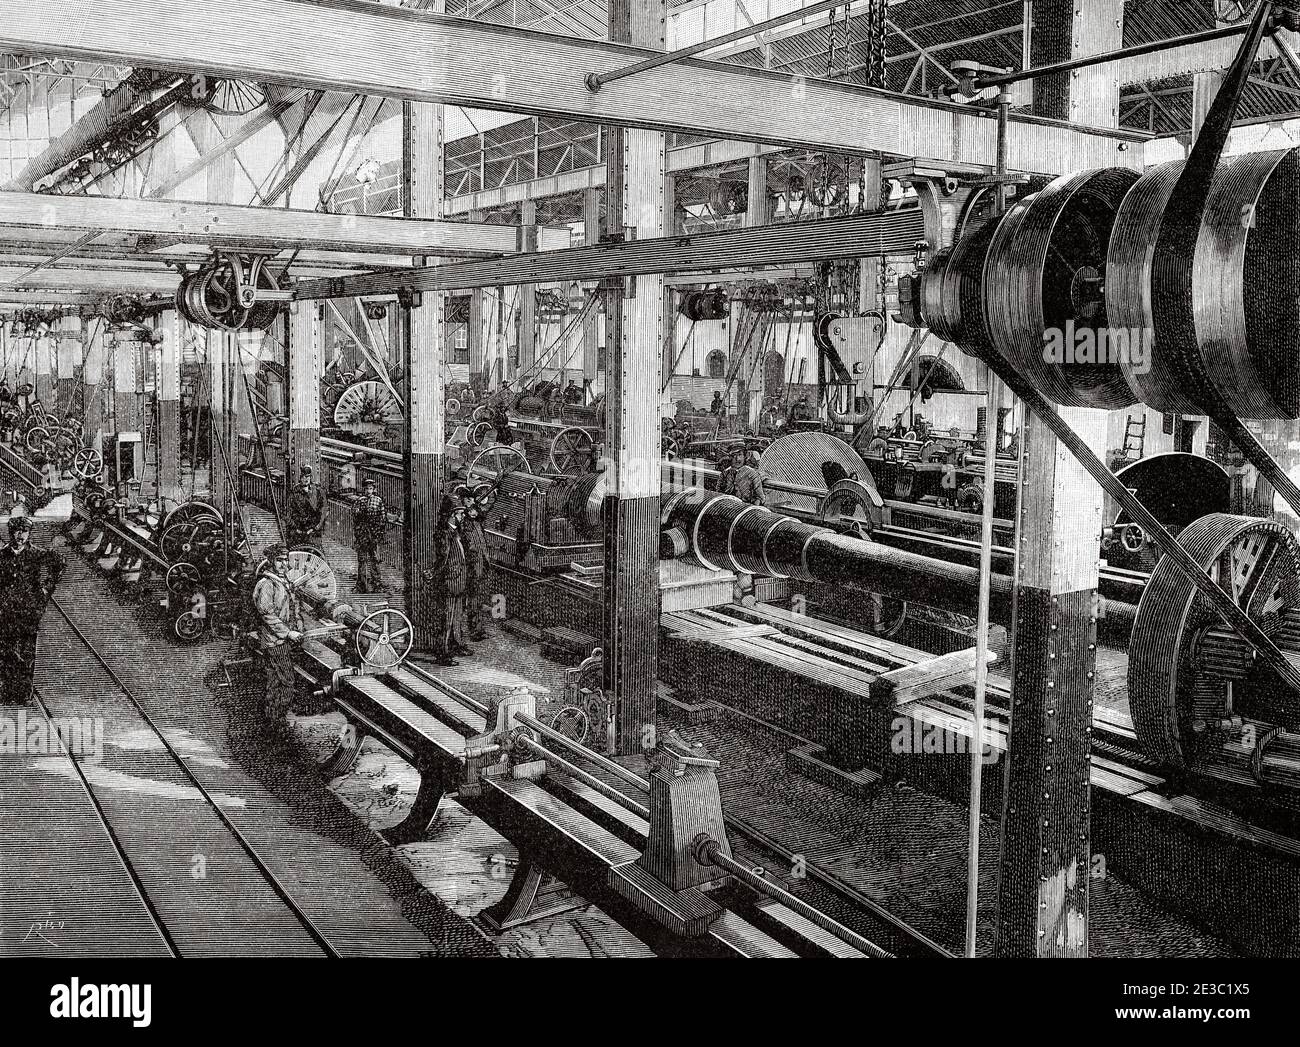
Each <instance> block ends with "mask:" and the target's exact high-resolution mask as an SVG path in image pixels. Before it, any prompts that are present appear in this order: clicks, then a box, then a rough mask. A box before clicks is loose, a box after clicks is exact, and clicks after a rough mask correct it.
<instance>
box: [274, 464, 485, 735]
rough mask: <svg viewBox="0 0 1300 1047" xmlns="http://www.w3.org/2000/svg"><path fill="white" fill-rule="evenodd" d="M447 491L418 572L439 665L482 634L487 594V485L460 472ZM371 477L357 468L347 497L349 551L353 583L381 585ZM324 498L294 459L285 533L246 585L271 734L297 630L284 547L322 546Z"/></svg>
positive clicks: (368, 589)
mask: <svg viewBox="0 0 1300 1047" xmlns="http://www.w3.org/2000/svg"><path fill="white" fill-rule="evenodd" d="M452 481H453V483H454V485H455V486H454V487H453V489H452V492H451V493H450V494H449V495H447V496H445V497H444V498H443V499H442V504H441V506H440V508H439V514H438V524H437V529H436V531H435V534H434V548H433V554H434V555H433V564H432V566H431V567H430V568H429V569H428V571H427V572H426V580H427V581H428V582H430V583H431V591H432V599H433V600H434V601H435V602H436V607H435V608H434V610H435V614H434V615H433V617H434V619H435V620H436V622H437V629H438V633H437V637H438V639H437V641H436V643H435V645H434V647H435V653H436V655H437V661H438V664H440V665H456V664H457V663H456V661H455V658H454V656H455V655H459V654H468V653H469V650H470V648H469V646H468V644H469V642H470V641H478V640H482V639H485V638H486V636H487V632H486V630H485V629H484V607H485V603H486V600H487V597H488V594H487V587H488V586H487V568H488V556H487V536H486V533H485V531H484V520H485V518H486V516H487V509H488V504H489V500H490V498H491V488H490V487H489V486H487V485H478V486H471V485H470V484H469V483H468V481H467V478H466V477H465V476H464V475H457V476H454V477H453V478H452ZM378 488H379V485H378V481H377V480H376V479H375V477H374V476H365V477H364V478H363V479H362V482H361V491H360V493H358V494H357V495H356V496H355V497H354V498H353V501H352V524H353V541H354V546H355V550H356V557H357V591H358V592H361V593H377V592H382V591H383V589H384V583H383V579H382V577H381V575H380V567H379V546H380V543H381V542H382V541H383V539H384V536H385V533H386V532H387V530H388V526H389V524H390V522H391V518H392V513H391V510H390V508H389V506H388V505H387V503H386V502H385V501H384V499H383V498H382V497H381V496H380V494H379V489H378ZM325 509H326V500H325V495H324V493H323V491H322V490H321V487H320V485H319V484H317V483H316V482H315V479H314V474H313V470H312V467H311V466H309V465H304V466H302V467H301V468H300V469H299V471H298V481H297V483H296V484H295V485H294V487H293V488H292V489H291V490H290V491H289V494H288V498H287V499H286V505H285V520H284V523H285V527H284V533H285V541H286V543H287V544H285V545H280V544H276V545H273V546H271V547H270V548H269V549H267V550H266V552H265V554H264V560H263V563H262V566H261V568H260V569H259V572H258V577H257V580H256V582H255V584H254V587H253V599H252V605H253V610H254V612H255V614H256V616H257V641H258V644H259V646H260V647H261V649H262V652H263V654H264V656H265V669H266V707H265V708H266V717H267V720H268V723H269V726H270V730H271V733H272V735H273V737H274V738H276V739H278V740H284V739H285V738H286V732H287V730H288V722H289V721H288V714H289V712H290V710H291V708H292V705H293V695H294V670H293V645H294V644H296V643H298V642H300V641H301V640H302V638H303V625H302V622H303V618H302V606H301V603H300V601H299V599H298V596H297V593H296V591H295V586H294V584H293V582H292V581H291V579H290V577H289V575H290V572H291V562H290V556H289V551H290V549H292V548H312V549H315V550H316V551H318V552H320V553H322V554H323V552H324V550H323V546H322V544H321V536H322V532H323V530H324V526H325Z"/></svg>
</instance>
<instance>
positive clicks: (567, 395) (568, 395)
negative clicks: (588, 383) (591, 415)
mask: <svg viewBox="0 0 1300 1047" xmlns="http://www.w3.org/2000/svg"><path fill="white" fill-rule="evenodd" d="M564 402H565V403H566V404H580V403H582V390H581V389H579V388H578V385H577V383H576V382H575V381H574V380H573V379H572V378H570V379H569V384H568V385H566V386H565V387H564Z"/></svg>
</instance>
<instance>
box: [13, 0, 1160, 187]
mask: <svg viewBox="0 0 1300 1047" xmlns="http://www.w3.org/2000/svg"><path fill="white" fill-rule="evenodd" d="M5 6H6V10H5V12H4V18H3V19H0V48H4V49H6V50H16V51H36V52H41V53H49V54H61V55H68V56H71V57H79V58H92V59H100V60H103V61H112V62H124V63H131V64H139V65H145V66H152V67H156V68H162V69H178V70H183V71H186V72H204V73H208V74H211V75H217V76H232V77H243V78H249V79H255V80H265V81H271V82H275V83H284V84H291V85H298V86H302V87H311V88H316V89H319V90H336V91H355V92H361V93H365V94H374V95H384V96H390V97H400V98H405V99H410V100H413V101H427V102H440V103H445V104H448V105H462V106H477V107H480V108H488V109H500V110H507V111H513V112H521V113H528V114H557V115H563V116H570V117H574V118H576V119H581V120H588V121H591V122H594V123H607V124H617V125H625V126H633V127H652V128H658V129H662V130H669V131H684V132H687V133H690V134H699V135H718V136H727V137H737V138H744V139H749V140H753V141H762V142H774V143H778V144H784V145H795V146H803V147H806V148H810V149H818V150H833V151H840V152H873V151H880V152H884V153H886V154H889V155H893V156H905V157H914V158H918V159H920V160H922V161H923V162H926V163H943V162H947V161H955V162H966V163H971V164H979V165H983V166H985V167H991V166H992V165H994V164H995V162H996V152H997V142H996V139H997V133H996V121H995V120H993V119H992V117H991V114H989V113H987V112H983V113H981V112H976V111H972V110H970V109H966V108H963V107H961V106H959V105H953V104H950V103H947V102H940V101H935V100H929V99H920V98H915V97H908V96H904V95H899V94H894V93H891V92H888V91H879V90H873V89H871V88H865V87H857V86H852V85H845V84H837V83H834V82H830V81H824V80H817V79H807V80H803V79H801V78H793V77H790V76H787V75H784V74H780V73H774V72H769V71H766V70H761V69H748V68H741V67H739V66H728V65H725V64H721V63H717V62H706V61H700V60H690V61H685V62H678V63H674V64H671V65H666V66H663V67H661V68H658V69H653V70H649V71H647V72H645V73H643V74H640V75H638V76H636V77H633V78H629V79H627V80H624V81H620V82H619V83H617V84H610V85H607V86H606V87H605V88H604V89H602V90H601V91H598V92H595V93H593V92H591V91H589V90H588V89H587V87H586V85H585V78H586V76H587V74H588V73H592V72H597V73H600V72H612V71H614V70H616V69H619V68H622V67H624V66H627V65H629V64H632V63H633V62H636V61H638V60H640V59H642V58H645V57H648V56H649V55H651V54H652V53H654V52H649V51H646V50H644V49H641V48H635V47H630V46H627V45H623V44H614V43H609V42H606V41H590V40H577V39H574V38H570V37H561V36H551V35H547V34H543V33H537V32H534V31H531V30H520V29H516V28H512V27H508V26H495V25H486V24H483V23H476V22H471V21H466V20H463V19H457V18H450V17H447V16H445V15H436V14H430V13H427V12H422V11H411V10H408V9H406V8H401V7H390V6H387V5H381V4H375V3H367V2H363V0H330V2H306V0H205V2H204V4H203V17H202V18H195V17H194V16H193V11H192V10H190V8H189V7H188V6H187V5H178V4H176V3H175V2H174V0H96V2H95V3H94V4H81V5H75V6H70V5H68V4H67V3H66V2H65V0H23V2H22V3H17V2H15V3H10V4H6V5H5ZM430 55H436V56H437V60H436V61H430V59H429V56H430ZM1125 140H1127V141H1138V140H1140V138H1139V137H1138V136H1134V135H1133V134H1132V133H1131V132H1121V131H1110V130H1106V129H1096V128H1092V129H1089V128H1082V127H1079V126H1076V125H1069V124H1065V123H1055V122H1048V123H1042V122H1033V121H1030V120H1028V119H1026V118H1024V117H1020V116H1013V117H1012V120H1011V126H1010V133H1009V136H1008V163H1009V166H1010V167H1011V169H1012V170H1017V171H1039V170H1043V169H1045V168H1050V169H1052V170H1053V171H1054V170H1056V168H1057V167H1059V164H1060V160H1059V158H1061V157H1069V160H1068V163H1069V165H1070V167H1071V169H1077V168H1078V167H1100V166H1111V165H1114V164H1117V163H1118V164H1122V165H1129V164H1132V165H1133V166H1140V165H1141V149H1129V150H1128V151H1127V152H1121V151H1120V150H1119V149H1118V145H1119V143H1120V142H1121V141H1125Z"/></svg>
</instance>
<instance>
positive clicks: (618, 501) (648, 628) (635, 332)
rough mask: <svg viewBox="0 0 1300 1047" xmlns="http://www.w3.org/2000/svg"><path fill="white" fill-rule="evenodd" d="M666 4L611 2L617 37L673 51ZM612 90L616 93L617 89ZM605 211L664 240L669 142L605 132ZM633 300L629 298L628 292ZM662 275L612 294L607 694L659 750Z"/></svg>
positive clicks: (618, 725) (634, 230)
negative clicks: (667, 31) (667, 32)
mask: <svg viewBox="0 0 1300 1047" xmlns="http://www.w3.org/2000/svg"><path fill="white" fill-rule="evenodd" d="M664 19H665V6H664V3H663V0H657V2H648V3H635V4H632V3H628V2H627V0H611V3H610V7H609V24H610V37H611V39H614V40H621V41H626V42H629V43H634V44H639V45H641V46H644V47H651V48H656V49H658V50H664V49H665V40H664V24H665V23H664ZM611 90H612V88H611ZM605 133H606V139H605V141H606V146H607V149H606V154H605V163H606V172H607V173H606V178H605V190H606V198H605V205H606V206H605V214H606V216H607V217H606V222H607V225H608V228H609V231H610V232H613V233H618V232H623V233H625V234H626V235H629V236H631V235H635V236H636V237H637V238H638V239H644V238H646V237H657V236H663V235H664V232H665V230H664V225H665V218H664V178H665V171H664V136H663V134H662V133H661V132H657V131H645V130H640V129H628V130H620V129H615V128H607V129H606V131H605ZM628 286H630V288H631V290H632V296H631V297H624V294H625V291H626V289H627V287H628ZM663 288H664V282H663V277H662V276H658V275H656V276H639V277H636V278H634V279H633V280H632V281H631V282H630V285H629V284H627V283H624V282H622V281H619V282H618V283H616V284H615V285H614V286H612V287H610V288H609V289H608V291H607V292H606V325H607V326H606V337H607V345H608V356H607V366H606V378H605V384H606V392H607V401H606V403H607V409H606V453H607V455H608V456H609V469H610V470H611V472H612V475H611V481H612V482H611V484H610V487H609V490H610V492H611V493H610V496H609V497H608V498H607V499H606V500H605V514H604V515H605V617H604V628H603V630H602V632H603V635H602V648H603V651H604V673H605V681H604V682H605V689H606V691H607V692H608V693H611V694H612V695H613V698H614V708H615V732H614V738H613V742H614V748H615V750H616V751H617V752H619V753H622V754H627V753H634V752H640V751H641V750H642V749H644V748H647V747H650V746H653V745H654V744H655V729H656V728H655V723H656V709H655V677H656V675H657V673H658V668H659V438H660V437H659V401H660V395H661V394H660V374H661V370H662V362H661V352H662V344H663V329H664V328H663V325H664V315H663V303H664V293H663Z"/></svg>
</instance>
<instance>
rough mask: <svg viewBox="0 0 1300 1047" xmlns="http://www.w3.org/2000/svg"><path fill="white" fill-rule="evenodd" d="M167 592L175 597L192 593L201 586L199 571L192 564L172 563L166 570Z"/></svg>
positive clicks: (201, 580) (201, 579)
mask: <svg viewBox="0 0 1300 1047" xmlns="http://www.w3.org/2000/svg"><path fill="white" fill-rule="evenodd" d="M165 581H166V584H167V591H168V592H169V593H175V594H177V595H179V594H181V593H188V592H192V591H193V590H194V589H195V588H197V587H198V586H199V585H201V584H202V582H203V578H202V576H201V575H200V574H199V569H198V568H197V567H195V566H194V565H193V564H192V563H174V564H172V565H171V566H170V567H168V568H167V577H166V579H165Z"/></svg>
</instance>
